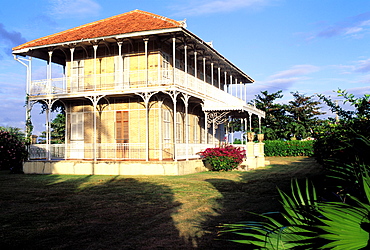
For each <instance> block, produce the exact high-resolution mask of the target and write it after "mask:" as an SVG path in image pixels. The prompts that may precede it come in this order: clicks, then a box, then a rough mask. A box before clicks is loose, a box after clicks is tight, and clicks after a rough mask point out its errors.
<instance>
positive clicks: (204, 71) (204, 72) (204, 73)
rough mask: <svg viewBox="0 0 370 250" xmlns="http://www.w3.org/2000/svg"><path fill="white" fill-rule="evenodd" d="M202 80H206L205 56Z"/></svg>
mask: <svg viewBox="0 0 370 250" xmlns="http://www.w3.org/2000/svg"><path fill="white" fill-rule="evenodd" d="M203 81H204V82H206V81H207V78H206V58H205V57H203Z"/></svg>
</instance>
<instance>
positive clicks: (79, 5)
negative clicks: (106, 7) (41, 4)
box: [49, 0, 101, 18]
mask: <svg viewBox="0 0 370 250" xmlns="http://www.w3.org/2000/svg"><path fill="white" fill-rule="evenodd" d="M49 1H50V4H51V8H50V12H49V14H50V15H51V16H53V17H55V18H67V17H86V16H91V15H93V16H96V15H98V14H99V11H100V9H101V6H100V5H99V4H98V3H97V2H96V1H95V0H49Z"/></svg>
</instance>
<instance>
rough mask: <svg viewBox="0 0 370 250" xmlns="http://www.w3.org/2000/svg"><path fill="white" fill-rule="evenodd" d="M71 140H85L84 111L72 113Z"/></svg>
mask: <svg viewBox="0 0 370 250" xmlns="http://www.w3.org/2000/svg"><path fill="white" fill-rule="evenodd" d="M70 120H71V132H70V136H71V141H83V140H84V113H83V112H75V113H71V119H70Z"/></svg>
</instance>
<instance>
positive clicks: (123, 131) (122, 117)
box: [116, 111, 129, 143]
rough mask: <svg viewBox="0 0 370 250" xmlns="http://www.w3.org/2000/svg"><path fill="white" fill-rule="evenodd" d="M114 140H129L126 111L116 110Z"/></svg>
mask: <svg viewBox="0 0 370 250" xmlns="http://www.w3.org/2000/svg"><path fill="white" fill-rule="evenodd" d="M116 142H117V143H128V142H129V114H128V111H116Z"/></svg>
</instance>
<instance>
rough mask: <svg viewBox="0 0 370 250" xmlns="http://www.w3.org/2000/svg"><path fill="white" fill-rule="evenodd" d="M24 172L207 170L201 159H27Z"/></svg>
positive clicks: (171, 172) (174, 172) (169, 172)
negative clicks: (95, 160)
mask: <svg viewBox="0 0 370 250" xmlns="http://www.w3.org/2000/svg"><path fill="white" fill-rule="evenodd" d="M23 171H24V173H25V174H72V175H186V174H192V173H198V172H203V171H207V169H206V168H205V167H204V165H203V162H202V160H189V161H177V162H173V161H168V162H166V161H156V162H152V161H150V162H146V161H136V162H134V161H121V162H120V161H102V162H94V161H28V162H25V163H24V166H23Z"/></svg>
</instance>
